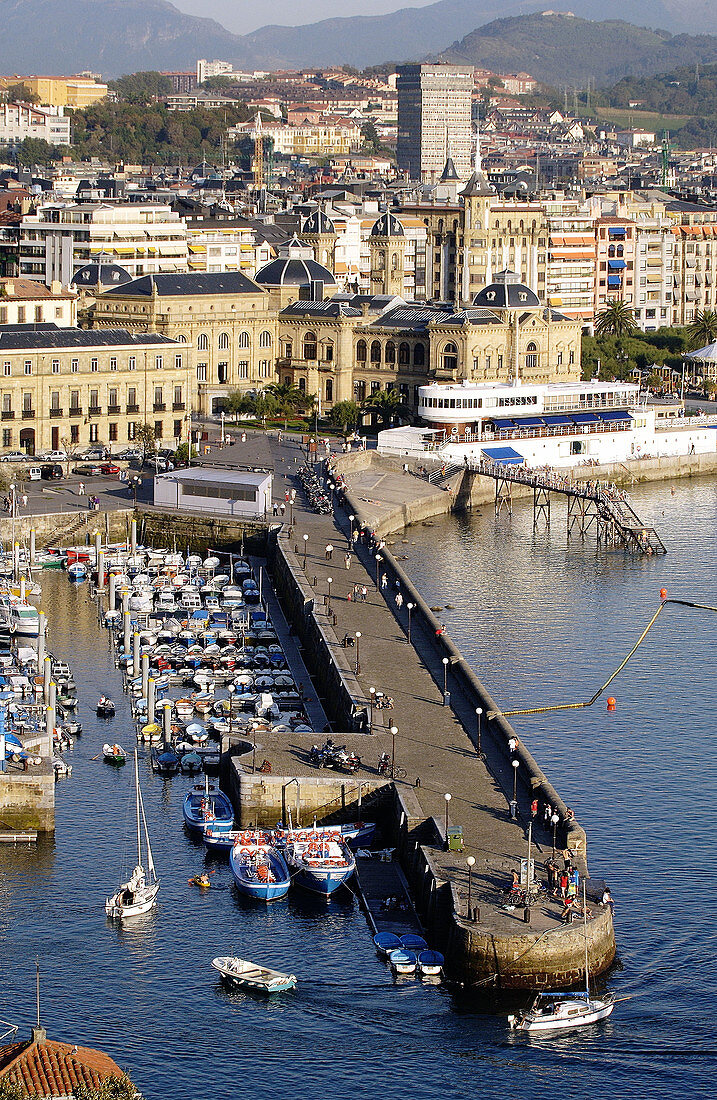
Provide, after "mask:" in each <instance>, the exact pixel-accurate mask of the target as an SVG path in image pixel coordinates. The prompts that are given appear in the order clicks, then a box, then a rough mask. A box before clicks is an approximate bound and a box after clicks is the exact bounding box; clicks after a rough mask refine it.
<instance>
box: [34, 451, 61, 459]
mask: <svg viewBox="0 0 717 1100" xmlns="http://www.w3.org/2000/svg"><path fill="white" fill-rule="evenodd" d="M37 457H38V458H39V459H41V460H42V461H43V462H67V455H66V454H65V452H64V451H43V453H42V454H41V455H38V456H37Z"/></svg>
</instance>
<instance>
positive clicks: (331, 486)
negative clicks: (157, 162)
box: [327, 481, 336, 511]
mask: <svg viewBox="0 0 717 1100" xmlns="http://www.w3.org/2000/svg"><path fill="white" fill-rule="evenodd" d="M335 488H336V486H335V485H334V483H333V481H330V482H329V483H328V485H327V489H328V490H329V491H330V493H331V510H332V511H333V508H334V489H335Z"/></svg>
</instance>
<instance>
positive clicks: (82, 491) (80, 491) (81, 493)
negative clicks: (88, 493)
mask: <svg viewBox="0 0 717 1100" xmlns="http://www.w3.org/2000/svg"><path fill="white" fill-rule="evenodd" d="M77 495H78V496H81V497H83V496H84V495H85V483H84V481H81V482H80V484H79V485H78V486H77Z"/></svg>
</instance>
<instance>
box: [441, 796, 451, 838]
mask: <svg viewBox="0 0 717 1100" xmlns="http://www.w3.org/2000/svg"><path fill="white" fill-rule="evenodd" d="M443 797H444V798H445V800H446V851H448V805H449V803H450V801H451V798H452V795H450V794H444V796H443Z"/></svg>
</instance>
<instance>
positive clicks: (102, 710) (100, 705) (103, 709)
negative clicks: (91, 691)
mask: <svg viewBox="0 0 717 1100" xmlns="http://www.w3.org/2000/svg"><path fill="white" fill-rule="evenodd" d="M96 711H97V717H98V718H112V717H114V713H115V705H114V702H113V701H112V699H108V698H107V696H106V695H100V697H99V699H98V700H97V707H96Z"/></svg>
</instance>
